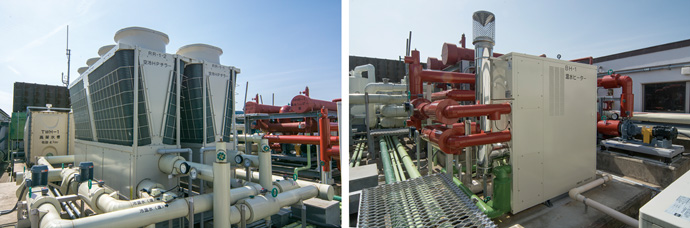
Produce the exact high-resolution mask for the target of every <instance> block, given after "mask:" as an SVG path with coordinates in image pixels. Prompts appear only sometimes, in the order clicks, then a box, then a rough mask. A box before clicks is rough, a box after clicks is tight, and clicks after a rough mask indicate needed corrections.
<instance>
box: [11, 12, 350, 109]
mask: <svg viewBox="0 0 690 228" xmlns="http://www.w3.org/2000/svg"><path fill="white" fill-rule="evenodd" d="M340 7H341V4H340V2H339V1H317V0H313V1H233V2H229V1H219V2H204V1H87V0H84V1H80V0H66V1H41V2H40V3H29V1H2V2H0V28H2V30H3V38H2V42H1V43H0V53H2V55H1V56H0V78H1V82H2V83H0V108H2V109H3V110H5V111H6V112H8V113H9V112H11V111H12V90H13V83H14V82H15V81H20V82H30V83H39V84H49V85H60V84H61V79H60V74H61V73H62V72H66V71H67V59H66V57H65V36H66V26H67V25H69V29H70V31H69V32H70V49H72V60H71V61H72V65H71V75H72V79H74V78H76V77H77V75H78V73H77V69H78V68H79V67H82V66H86V60H87V59H89V58H92V57H97V56H98V54H97V51H98V48H100V47H101V46H104V45H108V44H113V43H114V41H113V36H114V35H115V32H116V31H118V30H119V29H121V28H125V27H130V26H141V27H147V28H151V29H155V30H158V31H161V32H164V33H166V34H168V36H169V37H170V43H169V44H168V46H167V52H168V53H175V52H176V51H177V49H178V48H179V47H182V46H184V45H187V44H192V43H207V44H211V45H214V46H217V47H220V48H222V49H223V52H224V54H223V55H222V56H221V58H220V61H221V63H222V64H224V65H230V66H236V67H239V68H240V69H241V70H242V73H241V74H239V75H238V81H237V84H238V85H239V87H238V90H237V91H238V95H237V104H238V109H241V107H242V106H243V100H244V92H245V85H246V82H247V81H249V90H248V92H249V97H252V96H253V95H254V94H256V93H259V94H261V95H262V96H263V101H264V103H269V104H270V103H271V93H275V95H276V96H275V98H276V101H275V102H276V105H284V104H287V103H289V102H290V100H291V99H292V97H294V96H295V95H297V94H298V92H299V91H302V90H304V87H305V86H309V89H310V95H311V96H312V97H314V98H317V99H324V100H331V99H334V98H340V86H339V85H340V76H341V70H340V68H341V46H340V44H341V23H340V22H341V10H340Z"/></svg>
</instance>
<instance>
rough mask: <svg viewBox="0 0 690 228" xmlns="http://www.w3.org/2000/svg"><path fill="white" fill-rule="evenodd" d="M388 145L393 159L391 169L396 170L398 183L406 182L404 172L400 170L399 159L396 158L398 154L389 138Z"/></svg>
mask: <svg viewBox="0 0 690 228" xmlns="http://www.w3.org/2000/svg"><path fill="white" fill-rule="evenodd" d="M387 140H388V145H389V146H390V148H389V151H390V152H391V158H393V164H394V167H393V168H397V169H398V174H399V175H400V180H399V181H404V180H406V178H405V171H403V169H402V165H400V159H399V158H398V153H396V152H395V146H393V140H391V137H388V139H387Z"/></svg>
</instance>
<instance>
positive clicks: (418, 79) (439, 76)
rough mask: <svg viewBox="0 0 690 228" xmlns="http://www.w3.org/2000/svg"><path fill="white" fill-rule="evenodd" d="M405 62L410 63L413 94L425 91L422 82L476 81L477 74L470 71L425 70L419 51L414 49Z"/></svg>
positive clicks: (471, 82) (472, 82) (411, 91)
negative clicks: (469, 72)
mask: <svg viewBox="0 0 690 228" xmlns="http://www.w3.org/2000/svg"><path fill="white" fill-rule="evenodd" d="M405 63H408V65H409V66H408V70H409V72H410V79H409V81H410V82H409V86H410V93H411V94H412V95H413V96H415V97H416V96H417V95H418V94H422V93H423V91H424V90H423V89H422V83H424V82H436V83H452V84H455V83H470V84H474V83H475V77H476V76H475V75H474V74H468V73H458V72H446V71H436V70H424V69H422V64H421V63H420V60H419V51H417V50H414V51H412V55H411V56H405Z"/></svg>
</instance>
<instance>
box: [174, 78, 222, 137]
mask: <svg viewBox="0 0 690 228" xmlns="http://www.w3.org/2000/svg"><path fill="white" fill-rule="evenodd" d="M203 88H204V87H203V65H202V64H190V65H187V66H185V68H184V75H183V76H182V102H181V103H182V104H181V105H180V106H181V107H180V109H181V116H182V129H181V130H182V132H181V134H182V136H181V138H182V139H181V140H182V142H186V143H202V142H203V137H204V132H203V130H204V127H203V125H204V119H203V118H204V117H203V116H204V112H203V105H204V103H203ZM207 94H208V93H207ZM211 114H212V113H211V100H210V99H209V97H208V95H207V96H206V121H207V122H206V128H207V130H206V134H207V137H206V142H209V143H210V142H213V137H214V135H213V119H212V118H211V116H212V115H211Z"/></svg>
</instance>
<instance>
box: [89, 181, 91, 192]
mask: <svg viewBox="0 0 690 228" xmlns="http://www.w3.org/2000/svg"><path fill="white" fill-rule="evenodd" d="M89 190H91V179H89Z"/></svg>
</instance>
